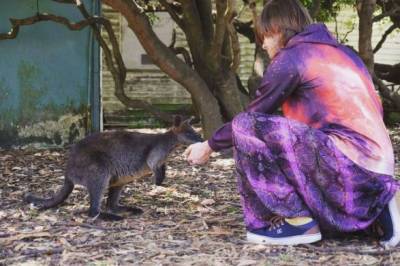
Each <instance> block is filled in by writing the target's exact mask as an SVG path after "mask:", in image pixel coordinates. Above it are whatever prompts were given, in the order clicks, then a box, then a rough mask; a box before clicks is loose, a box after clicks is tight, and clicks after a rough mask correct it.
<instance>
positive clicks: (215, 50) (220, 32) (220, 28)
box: [211, 0, 228, 62]
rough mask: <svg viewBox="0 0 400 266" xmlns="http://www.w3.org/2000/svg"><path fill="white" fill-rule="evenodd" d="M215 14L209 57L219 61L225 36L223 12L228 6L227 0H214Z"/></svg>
mask: <svg viewBox="0 0 400 266" xmlns="http://www.w3.org/2000/svg"><path fill="white" fill-rule="evenodd" d="M215 6H216V9H217V16H216V20H215V33H214V39H213V45H212V48H211V57H212V58H213V60H214V61H215V62H219V61H220V55H221V50H222V44H223V43H224V37H225V30H226V28H225V13H226V10H227V7H228V3H227V0H220V1H216V3H215Z"/></svg>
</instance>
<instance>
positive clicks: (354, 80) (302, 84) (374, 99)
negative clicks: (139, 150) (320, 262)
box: [185, 0, 400, 246]
mask: <svg viewBox="0 0 400 266" xmlns="http://www.w3.org/2000/svg"><path fill="white" fill-rule="evenodd" d="M256 29H257V36H258V39H259V41H260V43H261V44H262V47H263V49H264V50H266V51H267V53H268V55H269V56H270V58H271V59H272V61H271V64H270V65H269V66H268V68H267V70H266V71H265V73H264V76H263V79H262V82H261V85H260V87H259V88H258V90H257V93H256V99H255V100H254V101H252V102H251V103H250V104H249V106H248V107H247V109H246V111H245V112H244V113H241V114H239V115H237V116H236V117H235V118H234V119H233V121H232V122H229V123H226V124H225V125H223V126H222V127H221V128H219V129H218V130H217V131H216V132H215V133H214V134H213V136H212V137H211V138H210V139H209V140H208V141H206V142H202V143H197V144H193V145H191V146H189V147H188V148H187V150H186V151H185V153H186V155H187V160H188V162H189V163H191V164H202V163H205V162H206V161H207V160H208V158H209V156H210V154H211V153H212V152H213V151H219V150H222V149H226V148H230V147H233V150H234V159H235V163H236V169H237V173H238V187H239V193H240V196H241V203H242V207H243V213H244V221H245V224H246V227H247V231H248V233H247V239H248V240H249V241H250V242H254V243H264V244H288V245H294V244H301V243H311V242H315V241H318V240H320V239H321V231H322V232H324V231H328V232H354V231H358V230H363V229H365V228H367V227H368V226H370V225H371V224H372V223H373V222H375V221H378V222H380V224H381V225H382V227H383V231H384V235H383V238H382V240H381V241H382V242H381V243H382V244H383V245H385V246H395V245H397V243H398V242H399V241H400V216H399V212H398V209H397V206H396V202H395V200H394V195H395V193H396V191H397V190H398V187H399V184H398V183H397V182H396V181H395V179H394V178H393V176H394V155H393V148H392V144H391V141H390V139H389V136H388V133H387V130H386V128H385V125H384V123H383V119H382V116H383V110H382V105H381V102H380V99H379V97H378V95H377V93H376V92H375V90H374V85H373V83H372V81H371V77H370V75H369V73H368V70H367V68H366V67H365V65H364V64H363V62H362V61H361V59H360V58H359V57H358V56H357V55H356V54H355V53H353V52H352V51H351V50H350V49H348V48H346V47H344V46H342V45H341V44H339V43H338V42H337V41H336V39H334V38H333V37H332V35H331V34H330V33H329V31H328V30H327V28H326V26H325V25H323V24H313V23H312V21H311V18H310V16H309V14H308V13H307V11H306V9H305V8H304V7H303V6H302V5H301V4H300V3H299V1H298V0H270V1H268V2H267V4H266V5H265V6H264V9H263V11H262V14H261V16H260V17H259V19H258V23H257V25H256ZM280 106H282V111H283V116H277V115H271V113H273V112H274V111H275V110H276V109H277V108H278V107H280Z"/></svg>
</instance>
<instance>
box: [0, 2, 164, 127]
mask: <svg viewBox="0 0 400 266" xmlns="http://www.w3.org/2000/svg"><path fill="white" fill-rule="evenodd" d="M65 3H66V4H69V3H67V2H65ZM78 7H79V8H80V10H81V11H82V12H85V11H86V9H85V8H84V6H83V5H82V6H78ZM86 12H87V11H86ZM87 15H88V13H87ZM42 21H53V22H55V23H58V24H62V25H64V26H66V27H67V28H68V29H70V30H73V31H80V30H82V29H83V28H85V27H87V26H92V27H96V25H97V24H101V25H103V26H104V27H105V28H106V30H107V32H108V34H109V35H110V40H112V42H115V43H114V45H113V48H114V46H115V45H116V38H115V35H113V34H114V32H113V30H112V27H111V23H110V22H109V21H108V20H107V19H105V18H102V17H88V18H86V19H85V20H82V21H79V22H77V23H73V22H70V21H69V20H68V19H67V18H65V17H61V16H56V15H53V14H40V13H39V14H37V15H36V16H33V17H28V18H24V19H13V18H10V22H11V25H12V29H11V30H10V31H9V32H8V33H1V34H0V40H5V39H14V38H16V37H17V35H18V33H19V29H20V27H21V26H28V25H33V24H35V23H38V22H42ZM96 29H97V27H96ZM97 33H99V31H98V29H97ZM97 33H95V34H96V37H99V36H97ZM98 40H99V42H100V45H101V46H102V48H103V51H104V55H105V59H106V63H107V66H108V67H109V70H110V72H111V73H112V76H113V78H114V81H115V84H116V88H115V95H116V96H117V98H118V99H120V100H121V102H122V103H124V104H126V106H128V107H133V108H142V109H145V110H147V111H149V112H151V113H152V114H154V115H155V116H157V117H159V118H160V119H161V120H163V121H166V122H171V121H172V117H171V116H169V115H167V114H164V113H162V112H161V111H159V110H157V109H156V108H155V107H154V106H152V105H151V104H149V103H146V102H142V101H139V100H132V99H129V98H128V97H127V96H126V94H125V92H124V90H123V85H124V82H125V77H126V72H124V71H126V70H125V65H124V64H123V61H122V65H119V69H117V68H115V66H114V62H113V57H112V54H111V51H110V49H109V48H108V46H107V45H106V43H105V41H104V40H103V39H102V38H101V36H100V38H99V39H98ZM116 47H117V48H118V45H117V46H116ZM113 50H114V49H113ZM114 55H116V57H117V58H118V57H120V53H119V51H118V52H116V51H114ZM117 58H116V59H115V60H116V61H117V62H118V61H119V60H122V59H121V58H120V59H117Z"/></svg>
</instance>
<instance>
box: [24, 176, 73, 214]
mask: <svg viewBox="0 0 400 266" xmlns="http://www.w3.org/2000/svg"><path fill="white" fill-rule="evenodd" d="M73 189H74V183H72V181H71V180H69V179H67V178H66V179H65V180H64V185H63V186H62V187H61V189H60V190H59V191H58V192H57V193H56V194H55V195H54V196H53V197H52V198H48V199H44V198H39V197H36V196H34V195H32V194H29V193H28V194H26V195H25V197H24V200H25V201H26V202H27V203H34V204H35V205H38V207H39V208H40V209H48V208H52V207H55V206H57V205H58V204H60V203H62V202H63V201H64V200H65V199H66V198H68V196H69V194H71V192H72V190H73Z"/></svg>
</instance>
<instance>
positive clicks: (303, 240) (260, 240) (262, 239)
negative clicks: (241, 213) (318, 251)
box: [247, 232, 322, 245]
mask: <svg viewBox="0 0 400 266" xmlns="http://www.w3.org/2000/svg"><path fill="white" fill-rule="evenodd" d="M321 239H322V236H321V233H317V234H308V235H298V236H288V237H282V238H272V237H266V236H260V235H257V234H254V233H251V232H247V241H248V242H250V243H254V244H264V245H299V244H309V243H314V242H317V241H320V240H321Z"/></svg>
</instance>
